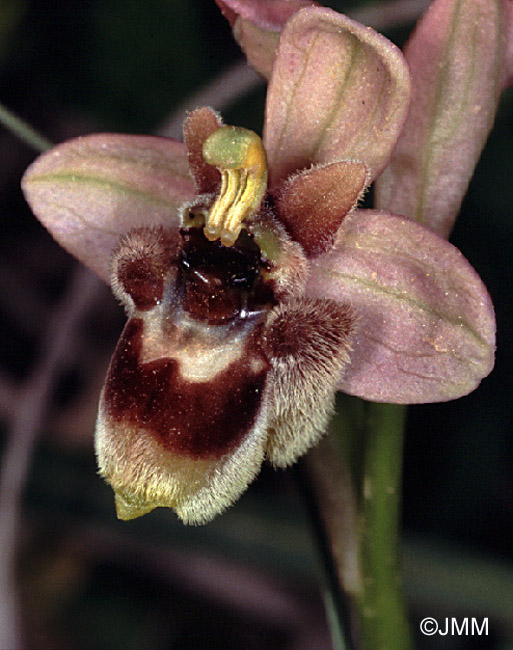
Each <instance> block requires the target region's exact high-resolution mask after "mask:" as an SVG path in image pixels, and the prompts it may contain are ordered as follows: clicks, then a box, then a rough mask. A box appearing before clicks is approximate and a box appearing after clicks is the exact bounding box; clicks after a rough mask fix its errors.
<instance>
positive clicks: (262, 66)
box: [216, 0, 319, 79]
mask: <svg viewBox="0 0 513 650" xmlns="http://www.w3.org/2000/svg"><path fill="white" fill-rule="evenodd" d="M216 2H217V4H218V5H219V7H220V9H221V11H222V13H223V15H224V16H225V17H226V19H227V20H228V21H229V22H230V24H231V26H232V28H233V35H234V37H235V40H236V41H237V43H238V44H239V45H240V47H241V49H242V51H243V52H244V54H245V55H246V58H247V60H248V63H249V64H250V65H251V66H252V67H253V68H254V69H255V70H256V71H257V72H258V73H259V74H261V75H262V76H263V77H265V78H266V79H269V77H270V76H271V72H272V68H273V62H274V57H275V56H276V48H277V47H278V41H279V38H280V35H279V32H280V30H281V29H282V27H283V25H285V23H286V22H287V20H288V19H289V18H290V17H291V16H292V15H293V14H294V13H295V12H296V11H299V9H302V8H303V7H313V6H318V4H319V3H317V2H313V1H312V0H249V1H246V0H243V1H241V0H216Z"/></svg>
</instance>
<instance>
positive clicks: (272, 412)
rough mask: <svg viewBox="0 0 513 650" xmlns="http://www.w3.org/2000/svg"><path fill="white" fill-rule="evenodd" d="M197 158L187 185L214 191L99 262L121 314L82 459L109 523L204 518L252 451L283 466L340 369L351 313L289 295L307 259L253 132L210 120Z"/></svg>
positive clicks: (220, 502)
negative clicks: (280, 209)
mask: <svg viewBox="0 0 513 650" xmlns="http://www.w3.org/2000/svg"><path fill="white" fill-rule="evenodd" d="M186 128H187V126H186ZM186 135H187V132H186ZM205 136H206V134H205ZM201 138H202V136H199V139H200V140H201ZM189 141H193V142H194V137H193V134H192V135H191V134H189ZM201 151H202V160H199V161H198V159H197V156H196V159H195V158H194V151H193V152H192V154H191V151H190V159H191V169H192V171H193V173H194V172H195V171H196V172H197V173H196V174H195V176H196V178H198V177H199V178H200V180H199V181H197V184H198V187H199V188H200V189H201V178H202V177H204V175H205V170H206V173H207V175H208V174H210V177H211V178H216V176H214V175H213V173H212V172H213V171H215V170H218V172H217V173H220V177H221V183H220V186H219V189H218V191H217V193H215V194H211V193H210V194H200V195H199V196H198V197H196V199H194V200H193V201H192V202H190V203H188V204H186V205H185V206H183V208H182V210H181V212H182V214H181V217H182V227H181V228H180V230H179V231H178V232H177V231H176V229H166V228H165V227H153V228H145V227H141V228H136V229H133V230H132V231H130V232H129V233H128V234H127V235H125V236H123V237H122V238H121V240H120V241H119V244H118V246H117V249H116V251H115V252H114V255H113V259H112V265H111V267H112V274H111V283H112V287H113V291H114V293H115V294H116V296H117V297H118V298H119V300H120V301H121V302H122V303H123V304H124V305H125V308H126V311H127V314H128V317H129V320H128V323H127V325H126V327H125V329H124V331H123V334H122V335H121V339H120V341H119V343H118V346H117V349H116V351H115V353H114V356H113V358H112V362H111V365H110V368H109V371H108V375H107V379H106V383H105V388H104V390H103V393H102V397H101V401H100V410H99V417H98V423H97V432H96V449H97V456H98V462H99V466H100V472H101V474H102V475H103V476H104V477H105V478H106V480H107V481H108V482H109V483H110V484H111V486H112V488H113V489H114V492H115V495H116V508H117V512H118V516H119V517H120V518H121V519H132V518H134V517H138V516H140V515H142V514H144V513H146V512H149V511H150V510H152V509H154V508H156V507H159V506H166V507H172V508H174V509H175V510H176V512H177V514H178V515H179V517H180V518H181V519H182V520H183V521H185V522H187V523H205V522H207V521H209V520H210V519H212V518H213V517H214V516H215V515H216V514H218V513H219V512H221V511H222V510H224V509H225V508H226V507H227V506H228V505H230V504H231V503H232V502H233V501H234V500H235V499H237V498H238V496H239V495H240V494H241V493H242V492H243V491H244V490H245V489H246V487H247V486H248V484H249V483H250V481H251V480H252V479H253V478H254V477H255V475H256V474H257V473H258V471H259V468H260V465H261V463H262V461H263V459H264V458H265V457H267V458H268V459H269V461H270V462H271V463H273V464H274V465H275V466H286V465H288V464H290V463H292V462H294V461H295V460H296V459H297V458H298V456H300V455H301V454H303V453H304V452H305V451H306V450H307V449H308V448H309V447H310V446H311V445H313V444H314V443H315V442H316V441H317V440H318V438H319V437H320V436H321V435H322V434H323V432H324V430H325V427H326V424H327V420H328V418H329V416H330V414H331V410H332V403H333V396H334V392H335V388H336V384H337V382H338V380H339V378H340V374H341V372H342V369H343V367H344V364H345V363H346V362H347V359H348V352H349V349H350V338H351V332H352V330H353V321H354V318H353V315H352V313H351V310H350V309H349V308H348V307H347V306H344V305H340V304H339V303H336V302H335V301H332V300H329V299H320V298H315V299H314V298H305V297H303V291H304V286H305V282H306V270H307V261H306V257H305V255H304V253H303V250H302V248H301V246H300V245H299V244H298V243H297V242H294V241H293V240H291V238H290V237H289V235H288V234H287V233H286V231H285V229H284V227H283V226H282V225H281V224H280V223H279V221H278V220H277V219H276V217H275V216H274V214H273V209H272V202H271V200H270V199H268V198H266V189H267V165H266V158H265V151H264V149H263V146H262V142H261V140H260V138H259V137H258V136H257V135H256V134H254V133H253V132H251V131H248V130H246V129H241V128H236V127H228V126H218V125H216V128H214V129H212V130H211V133H210V134H209V135H208V136H207V137H205V138H204V139H203V140H202V150H201ZM208 167H212V168H215V169H210V170H209V169H208ZM202 174H203V176H202Z"/></svg>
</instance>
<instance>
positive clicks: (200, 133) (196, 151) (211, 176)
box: [183, 106, 223, 194]
mask: <svg viewBox="0 0 513 650" xmlns="http://www.w3.org/2000/svg"><path fill="white" fill-rule="evenodd" d="M222 124H223V121H222V119H221V117H220V116H219V115H218V114H217V113H216V112H215V111H214V110H212V109H211V108H208V107H207V106H204V107H202V108H197V109H196V110H194V111H191V112H190V113H189V114H188V115H187V118H186V119H185V122H184V125H183V139H184V141H185V144H186V146H187V152H188V156H189V169H190V170H191V174H192V175H193V176H194V180H195V182H196V189H197V191H198V194H213V193H214V192H217V189H218V188H219V184H220V183H221V174H220V173H219V171H218V170H217V169H216V168H215V167H213V166H212V165H209V164H208V163H207V162H205V159H204V158H203V154H202V149H203V143H204V142H205V140H206V139H207V138H208V136H209V135H210V134H211V133H213V132H214V131H217V129H218V128H219V127H220V126H222Z"/></svg>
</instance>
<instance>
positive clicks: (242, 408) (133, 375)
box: [105, 318, 267, 459]
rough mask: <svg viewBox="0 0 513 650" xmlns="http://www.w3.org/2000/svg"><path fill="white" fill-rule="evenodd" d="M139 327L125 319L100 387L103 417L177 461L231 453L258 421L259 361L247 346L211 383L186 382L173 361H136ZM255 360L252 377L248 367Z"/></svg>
mask: <svg viewBox="0 0 513 650" xmlns="http://www.w3.org/2000/svg"><path fill="white" fill-rule="evenodd" d="M143 327H144V324H143V321H142V319H139V318H136V319H131V320H129V321H128V323H127V325H126V327H125V329H124V331H123V334H122V335H121V338H120V341H119V343H118V346H117V348H116V351H115V352H114V356H113V358H112V362H111V366H110V369H109V372H108V375H107V381H106V385H105V406H106V410H107V416H108V417H110V418H112V419H113V420H114V421H115V422H122V421H126V422H129V423H131V424H135V425H136V426H140V427H141V428H144V431H145V432H148V433H149V434H151V435H153V436H155V438H157V439H158V441H159V443H160V444H161V445H162V447H163V448H164V449H166V450H167V451H171V452H173V453H176V454H179V455H182V456H186V457H190V458H195V459H199V458H219V457H221V456H223V455H224V454H226V453H229V452H230V451H232V450H233V449H234V448H235V447H236V446H237V445H238V444H239V443H240V441H241V440H242V439H243V438H244V436H245V435H247V433H248V432H249V431H250V430H251V428H252V427H253V426H254V424H255V421H256V418H257V416H258V411H259V408H260V404H261V398H262V392H263V388H264V382H265V378H266V374H267V364H265V363H262V362H263V357H262V356H261V355H260V354H259V353H258V352H257V351H256V348H255V346H254V345H252V344H251V343H248V344H247V345H246V347H245V352H244V354H243V356H242V357H241V358H240V359H238V360H237V361H236V362H233V363H232V364H230V365H229V366H228V367H227V368H226V370H224V371H222V372H220V373H219V374H218V375H217V376H216V377H215V378H214V379H212V380H210V381H207V382H190V381H187V380H184V379H183V377H181V375H180V372H179V365H178V362H177V361H176V360H175V359H171V358H162V359H157V360H155V361H151V362H148V363H141V362H140V357H141V353H142V344H143ZM257 329H259V327H257ZM250 338H251V339H252V340H253V341H254V340H255V336H252V337H250ZM255 360H258V361H259V364H258V367H259V368H260V369H259V370H258V371H257V372H254V371H253V370H252V368H251V366H252V362H254V361H255Z"/></svg>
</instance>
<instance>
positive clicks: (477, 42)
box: [376, 0, 504, 237]
mask: <svg viewBox="0 0 513 650" xmlns="http://www.w3.org/2000/svg"><path fill="white" fill-rule="evenodd" d="M503 28H504V25H503V12H502V3H501V0H436V1H435V2H433V3H432V5H431V6H430V8H429V10H428V11H427V13H426V14H425V16H424V17H423V19H422V20H421V21H420V23H419V25H418V26H417V29H416V31H415V32H414V34H413V36H412V38H411V40H410V41H409V43H408V44H407V46H406V48H405V55H406V59H407V61H408V63H409V65H410V70H411V74H412V84H413V92H412V104H411V108H410V112H409V115H408V120H407V122H406V125H405V127H404V130H403V132H402V135H401V138H400V139H399V142H398V145H397V147H396V149H395V151H394V153H393V156H392V159H391V161H390V164H389V166H388V167H387V169H386V170H385V171H384V173H383V175H382V176H381V178H380V179H379V180H378V182H377V184H376V205H377V207H379V208H383V209H386V210H389V211H390V212H394V213H397V214H403V215H405V216H407V217H410V218H412V219H415V220H416V221H418V222H419V223H422V224H423V225H425V226H428V227H429V228H432V229H433V230H435V231H436V232H437V233H438V234H440V235H442V237H448V235H449V233H450V231H451V228H452V226H453V224H454V220H455V218H456V215H457V213H458V211H459V208H460V205H461V200H462V198H463V195H464V193H465V191H466V189H467V185H468V182H469V180H470V177H471V176H472V173H473V171H474V167H475V165H476V163H477V160H478V158H479V155H480V154H481V150H482V148H483V146H484V143H485V141H486V138H487V136H488V133H489V131H490V129H491V127H492V124H493V120H494V116H495V111H496V109H497V102H498V99H499V93H500V82H501V69H502V61H503V55H504V34H503Z"/></svg>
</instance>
